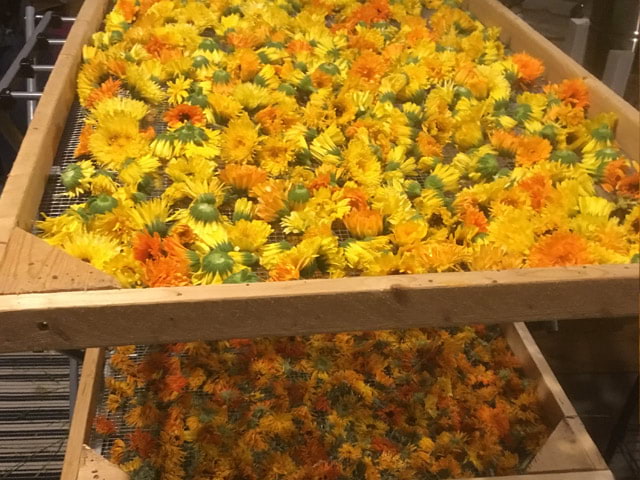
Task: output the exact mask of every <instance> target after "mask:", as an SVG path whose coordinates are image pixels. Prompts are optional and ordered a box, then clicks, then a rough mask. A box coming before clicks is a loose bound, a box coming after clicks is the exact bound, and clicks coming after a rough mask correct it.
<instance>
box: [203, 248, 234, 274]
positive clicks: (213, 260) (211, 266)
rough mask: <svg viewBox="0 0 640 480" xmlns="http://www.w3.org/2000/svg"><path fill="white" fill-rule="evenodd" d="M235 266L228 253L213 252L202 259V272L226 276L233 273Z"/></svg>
mask: <svg viewBox="0 0 640 480" xmlns="http://www.w3.org/2000/svg"><path fill="white" fill-rule="evenodd" d="M233 265H234V261H233V258H231V256H230V255H229V254H228V253H227V252H221V251H219V250H211V251H210V252H209V253H207V254H206V255H205V257H204V258H203V259H202V270H204V271H205V272H207V273H217V274H219V275H225V274H228V273H231V270H232V269H233Z"/></svg>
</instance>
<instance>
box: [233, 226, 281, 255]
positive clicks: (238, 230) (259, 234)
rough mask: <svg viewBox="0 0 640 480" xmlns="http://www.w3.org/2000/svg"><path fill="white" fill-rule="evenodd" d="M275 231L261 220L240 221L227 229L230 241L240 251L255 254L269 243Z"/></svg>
mask: <svg viewBox="0 0 640 480" xmlns="http://www.w3.org/2000/svg"><path fill="white" fill-rule="evenodd" d="M272 231H273V229H272V228H271V227H270V226H269V224H268V223H265V222H262V221H260V220H253V221H247V220H244V219H241V220H238V221H237V222H236V223H235V224H234V225H231V226H229V227H227V232H228V234H229V240H230V241H231V242H232V243H233V244H234V245H236V246H237V247H238V248H239V249H240V250H246V251H247V252H255V251H256V250H258V249H259V248H261V247H262V246H263V245H264V244H265V243H266V241H267V238H268V237H269V235H271V232H272Z"/></svg>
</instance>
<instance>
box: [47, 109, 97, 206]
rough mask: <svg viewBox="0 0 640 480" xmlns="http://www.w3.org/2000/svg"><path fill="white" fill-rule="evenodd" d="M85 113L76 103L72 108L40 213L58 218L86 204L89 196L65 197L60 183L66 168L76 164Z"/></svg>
mask: <svg viewBox="0 0 640 480" xmlns="http://www.w3.org/2000/svg"><path fill="white" fill-rule="evenodd" d="M84 118H85V111H84V109H83V108H82V107H81V106H80V104H79V103H78V102H77V101H75V102H74V103H73V105H72V106H71V111H70V112H69V117H68V118H67V123H66V125H65V128H64V131H63V133H62V137H61V138H60V144H59V145H58V151H57V152H56V156H55V158H54V160H53V166H52V167H51V172H50V175H49V179H48V181H47V185H46V187H45V191H44V195H43V196H42V200H41V201H40V212H42V213H44V214H46V215H48V216H52V217H57V216H58V215H61V214H63V213H64V211H65V210H66V209H67V208H69V206H71V205H74V204H78V203H82V202H85V201H86V200H87V196H86V195H85V196H79V197H76V198H71V197H69V196H67V195H65V188H64V186H63V185H62V182H61V181H60V174H61V173H62V171H63V170H64V168H65V167H66V166H67V165H69V164H72V163H74V161H75V159H74V158H73V152H74V151H75V149H76V147H77V146H78V141H79V139H80V132H81V131H82V126H83V125H84Z"/></svg>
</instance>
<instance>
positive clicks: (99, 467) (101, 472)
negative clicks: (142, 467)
mask: <svg viewBox="0 0 640 480" xmlns="http://www.w3.org/2000/svg"><path fill="white" fill-rule="evenodd" d="M128 479H129V475H128V474H127V473H125V472H123V471H122V470H121V469H120V468H119V467H118V466H117V465H115V464H113V463H111V462H110V461H109V460H107V459H106V458H104V457H103V456H102V455H100V454H99V453H97V452H96V451H95V450H93V449H91V448H89V447H88V446H87V445H83V446H82V455H81V458H80V468H79V469H78V477H77V480H128Z"/></svg>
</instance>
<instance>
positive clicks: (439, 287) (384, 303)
mask: <svg viewBox="0 0 640 480" xmlns="http://www.w3.org/2000/svg"><path fill="white" fill-rule="evenodd" d="M637 285H638V266H637V265H606V266H588V267H586V266H585V267H565V268H543V269H523V270H506V271H499V272H466V273H434V274H425V275H398V276H386V277H350V278H342V279H330V280H298V281H292V282H277V283H252V284H240V285H210V286H197V287H194V286H190V287H166V288H151V289H137V290H136V289H121V290H100V291H91V292H89V291H84V292H65V293H40V294H28V295H5V296H0V351H9V350H21V349H22V350H25V349H38V348H56V349H72V348H82V347H95V346H107V345H122V344H135V343H139V344H157V343H168V342H172V341H193V340H203V339H207V340H213V339H223V338H245V337H255V336H271V335H295V334H311V333H320V332H339V331H353V330H376V329H389V328H407V327H418V326H454V325H468V324H470V323H509V322H512V321H513V320H514V319H518V320H520V321H540V320H553V319H581V318H596V317H605V318H616V317H630V316H635V315H637V312H638V302H637V297H636V296H635V295H634V292H637Z"/></svg>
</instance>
